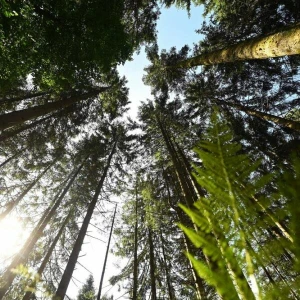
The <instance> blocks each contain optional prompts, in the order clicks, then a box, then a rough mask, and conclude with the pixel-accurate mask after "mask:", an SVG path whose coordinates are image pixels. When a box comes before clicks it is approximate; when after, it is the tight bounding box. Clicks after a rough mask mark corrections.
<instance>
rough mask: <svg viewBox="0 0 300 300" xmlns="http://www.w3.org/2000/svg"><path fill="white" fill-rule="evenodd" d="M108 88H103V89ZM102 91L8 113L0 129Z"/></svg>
mask: <svg viewBox="0 0 300 300" xmlns="http://www.w3.org/2000/svg"><path fill="white" fill-rule="evenodd" d="M107 89H108V88H103V89H102V91H105V90H107ZM99 93H100V91H99V90H96V91H95V90H94V91H91V92H88V93H86V94H84V95H80V96H73V97H70V98H67V99H63V100H60V101H55V102H51V103H46V104H44V105H38V106H34V107H31V108H27V109H22V110H18V111H14V112H11V113H7V114H4V115H1V116H0V130H4V129H6V128H9V127H12V126H15V125H18V124H21V123H24V122H25V121H28V120H31V119H34V118H38V117H40V116H44V115H46V114H48V113H51V112H53V111H56V110H59V109H62V108H65V107H68V106H70V105H72V104H74V103H76V102H79V101H82V100H86V99H88V98H91V97H95V96H97V95H98V94H99Z"/></svg>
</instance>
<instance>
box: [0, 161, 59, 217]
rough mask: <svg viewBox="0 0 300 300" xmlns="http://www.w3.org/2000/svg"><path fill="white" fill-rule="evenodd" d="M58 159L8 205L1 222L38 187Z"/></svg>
mask: <svg viewBox="0 0 300 300" xmlns="http://www.w3.org/2000/svg"><path fill="white" fill-rule="evenodd" d="M56 161H57V160H56V159H55V160H54V161H53V162H52V163H51V164H49V166H48V167H47V168H46V169H45V170H44V171H43V172H42V173H41V174H40V175H39V176H38V177H37V178H36V179H35V180H34V181H33V182H31V183H30V184H29V186H28V187H27V188H26V189H25V190H24V191H23V192H22V193H21V194H20V195H19V196H18V197H17V199H15V200H14V201H12V202H10V203H8V205H7V208H6V210H5V211H4V212H2V213H1V214H0V222H1V221H2V220H3V219H4V218H5V217H6V216H7V215H8V214H9V213H10V212H11V211H12V210H13V209H14V208H15V207H16V206H17V205H18V204H19V202H20V201H21V200H22V199H23V198H24V197H25V196H26V195H27V193H28V192H29V191H30V190H31V189H32V188H33V187H34V186H35V185H36V183H37V182H38V181H39V180H40V179H41V178H42V177H43V176H44V175H45V174H46V173H47V171H48V170H49V169H50V168H51V167H52V166H53V165H54V164H55V163H56Z"/></svg>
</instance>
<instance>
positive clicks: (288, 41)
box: [170, 24, 300, 68]
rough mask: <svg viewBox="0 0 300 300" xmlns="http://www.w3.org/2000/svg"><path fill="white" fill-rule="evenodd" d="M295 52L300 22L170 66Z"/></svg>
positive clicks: (298, 46) (299, 42) (298, 50)
mask: <svg viewBox="0 0 300 300" xmlns="http://www.w3.org/2000/svg"><path fill="white" fill-rule="evenodd" d="M297 54H300V24H296V25H295V26H293V27H288V28H285V29H283V30H281V31H280V32H276V33H274V34H270V35H267V36H262V37H257V38H252V39H248V40H246V41H243V42H240V43H237V44H235V45H231V46H228V47H226V48H223V49H221V50H215V51H212V52H209V53H204V54H200V55H198V56H195V57H191V58H188V59H186V60H183V61H180V62H178V63H177V64H176V65H174V66H170V68H172V67H173V68H192V67H195V66H200V65H214V64H220V63H228V62H235V61H237V60H250V59H266V58H270V57H280V56H285V55H297Z"/></svg>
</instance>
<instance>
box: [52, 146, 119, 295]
mask: <svg viewBox="0 0 300 300" xmlns="http://www.w3.org/2000/svg"><path fill="white" fill-rule="evenodd" d="M116 146H117V141H115V143H114V146H113V148H112V151H111V153H110V155H109V157H108V160H107V165H106V167H105V168H104V171H103V175H102V176H101V179H100V181H99V184H98V186H97V188H96V190H95V194H94V197H93V199H92V201H91V203H90V204H89V206H88V210H87V213H86V215H85V218H84V220H83V223H82V226H81V229H80V231H79V234H78V237H77V240H76V242H75V244H74V247H73V250H72V252H71V255H70V257H69V261H68V263H67V266H66V268H65V271H64V274H63V276H62V278H61V281H60V283H59V286H58V288H57V290H56V293H55V296H54V297H53V300H54V299H55V300H63V299H64V297H65V295H66V292H67V289H68V286H69V283H70V280H71V278H72V274H73V271H74V269H75V265H76V263H77V259H78V256H79V253H80V250H81V246H82V243H83V240H84V237H85V235H86V232H87V228H88V226H89V223H90V220H91V218H92V215H93V212H94V209H95V206H96V204H97V201H98V197H99V194H100V192H101V189H102V186H103V183H104V180H105V178H106V176H107V172H108V170H109V167H110V164H111V160H112V157H113V155H114V153H115V150H116Z"/></svg>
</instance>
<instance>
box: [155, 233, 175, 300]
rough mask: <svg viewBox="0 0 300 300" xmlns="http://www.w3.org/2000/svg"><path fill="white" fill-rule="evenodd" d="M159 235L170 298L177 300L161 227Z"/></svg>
mask: <svg viewBox="0 0 300 300" xmlns="http://www.w3.org/2000/svg"><path fill="white" fill-rule="evenodd" d="M159 236H160V241H161V248H162V257H163V261H164V268H165V272H166V279H167V286H168V293H169V299H170V300H175V293H174V288H173V286H172V282H171V276H170V272H169V265H168V263H167V257H166V253H165V247H164V240H163V235H162V232H161V228H160V229H159Z"/></svg>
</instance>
